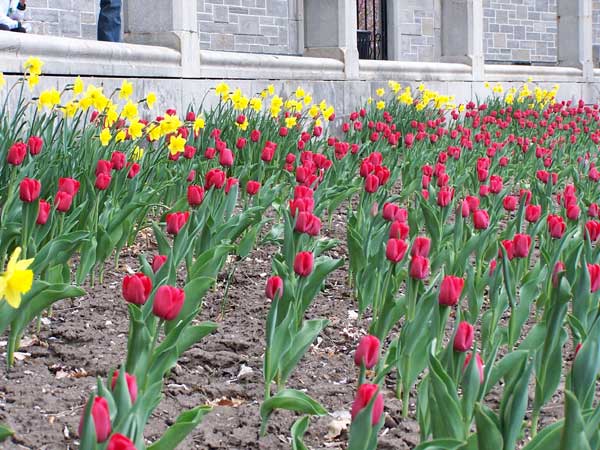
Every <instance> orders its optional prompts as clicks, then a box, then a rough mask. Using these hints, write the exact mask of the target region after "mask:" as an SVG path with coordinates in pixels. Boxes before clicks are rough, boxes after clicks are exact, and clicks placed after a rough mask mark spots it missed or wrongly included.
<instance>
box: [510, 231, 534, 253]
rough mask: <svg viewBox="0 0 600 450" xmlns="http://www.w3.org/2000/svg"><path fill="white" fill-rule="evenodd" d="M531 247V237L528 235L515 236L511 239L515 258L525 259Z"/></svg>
mask: <svg viewBox="0 0 600 450" xmlns="http://www.w3.org/2000/svg"><path fill="white" fill-rule="evenodd" d="M529 247H531V236H529V235H528V234H519V233H517V234H515V237H514V238H513V251H514V255H515V258H527V256H529Z"/></svg>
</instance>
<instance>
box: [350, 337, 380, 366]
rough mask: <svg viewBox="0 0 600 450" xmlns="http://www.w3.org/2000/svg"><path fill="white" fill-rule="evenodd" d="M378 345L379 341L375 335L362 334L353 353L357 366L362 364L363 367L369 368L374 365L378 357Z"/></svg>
mask: <svg viewBox="0 0 600 450" xmlns="http://www.w3.org/2000/svg"><path fill="white" fill-rule="evenodd" d="M379 347H380V342H379V339H378V338H377V337H375V336H371V335H367V336H363V337H362V338H361V340H360V342H359V344H358V347H357V348H356V353H354V364H356V365H357V366H358V367H360V366H361V364H364V365H365V368H367V369H369V370H370V369H372V368H373V367H375V365H376V364H377V360H378V359H379Z"/></svg>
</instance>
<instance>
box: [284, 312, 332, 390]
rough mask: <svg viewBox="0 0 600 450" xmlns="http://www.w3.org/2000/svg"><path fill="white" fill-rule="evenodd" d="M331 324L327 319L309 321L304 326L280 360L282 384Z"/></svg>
mask: <svg viewBox="0 0 600 450" xmlns="http://www.w3.org/2000/svg"><path fill="white" fill-rule="evenodd" d="M328 323H329V321H328V320H326V319H314V320H307V321H306V322H304V323H303V324H302V328H300V330H299V331H298V332H297V333H296V334H295V335H294V337H293V339H292V343H291V345H290V346H289V348H288V350H287V351H286V352H285V353H284V354H283V355H281V359H280V360H279V376H280V377H281V382H285V381H286V380H287V379H288V377H289V376H290V374H291V373H292V371H293V370H294V368H295V367H296V366H297V365H298V362H299V361H300V359H302V356H304V353H306V350H308V347H309V346H310V344H312V343H313V341H314V340H315V339H316V338H317V336H318V335H319V333H320V332H321V331H323V329H324V328H325V327H326V326H327V324H328Z"/></svg>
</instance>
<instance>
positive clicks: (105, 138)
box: [100, 128, 111, 147]
mask: <svg viewBox="0 0 600 450" xmlns="http://www.w3.org/2000/svg"><path fill="white" fill-rule="evenodd" d="M110 138H111V135H110V130H109V129H108V128H104V129H103V130H102V131H101V132H100V143H101V144H102V147H106V146H107V145H108V143H109V142H110Z"/></svg>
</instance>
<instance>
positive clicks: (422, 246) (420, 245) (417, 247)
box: [410, 236, 431, 256]
mask: <svg viewBox="0 0 600 450" xmlns="http://www.w3.org/2000/svg"><path fill="white" fill-rule="evenodd" d="M430 248H431V240H430V239H429V238H427V237H424V236H418V237H416V238H415V241H414V242H413V245H412V248H411V249H410V254H411V256H417V255H419V256H429V249H430Z"/></svg>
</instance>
